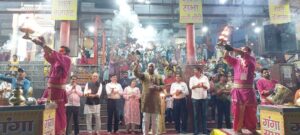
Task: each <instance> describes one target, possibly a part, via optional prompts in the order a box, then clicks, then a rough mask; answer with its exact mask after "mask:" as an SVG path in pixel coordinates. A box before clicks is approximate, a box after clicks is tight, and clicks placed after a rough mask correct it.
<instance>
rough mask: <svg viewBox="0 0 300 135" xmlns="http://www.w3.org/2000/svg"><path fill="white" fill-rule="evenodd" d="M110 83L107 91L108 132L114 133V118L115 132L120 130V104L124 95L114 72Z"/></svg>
mask: <svg viewBox="0 0 300 135" xmlns="http://www.w3.org/2000/svg"><path fill="white" fill-rule="evenodd" d="M110 81H111V82H110V83H108V84H106V87H105V89H106V93H107V114H108V117H107V132H108V134H111V133H112V120H113V119H114V133H118V130H119V118H120V117H119V109H118V106H119V105H118V104H119V102H120V99H121V96H122V95H123V89H122V86H121V84H119V83H118V82H117V81H118V78H117V75H115V74H113V75H111V77H110Z"/></svg>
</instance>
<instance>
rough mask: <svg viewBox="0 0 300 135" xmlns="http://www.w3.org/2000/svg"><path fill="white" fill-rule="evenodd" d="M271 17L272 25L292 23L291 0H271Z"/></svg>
mask: <svg viewBox="0 0 300 135" xmlns="http://www.w3.org/2000/svg"><path fill="white" fill-rule="evenodd" d="M269 16H270V22H271V23H272V24H281V23H288V22H291V13H290V2H289V0H269Z"/></svg>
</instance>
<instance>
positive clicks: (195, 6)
mask: <svg viewBox="0 0 300 135" xmlns="http://www.w3.org/2000/svg"><path fill="white" fill-rule="evenodd" d="M179 8H180V11H179V12H180V18H179V22H180V23H202V22H203V15H202V0H180V1H179Z"/></svg>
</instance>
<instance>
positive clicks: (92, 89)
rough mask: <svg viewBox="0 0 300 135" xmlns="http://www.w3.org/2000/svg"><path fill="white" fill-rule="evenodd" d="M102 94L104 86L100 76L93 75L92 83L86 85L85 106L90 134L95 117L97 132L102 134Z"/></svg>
mask: <svg viewBox="0 0 300 135" xmlns="http://www.w3.org/2000/svg"><path fill="white" fill-rule="evenodd" d="M101 93H102V84H101V83H100V82H99V74H98V73H93V74H92V81H91V82H88V83H86V86H85V88H84V95H85V96H86V102H85V105H84V114H85V115H86V125H87V130H88V132H89V133H92V117H93V115H94V117H95V121H96V125H95V130H96V132H98V133H99V134H100V130H101V119H100V107H101V106H100V96H101Z"/></svg>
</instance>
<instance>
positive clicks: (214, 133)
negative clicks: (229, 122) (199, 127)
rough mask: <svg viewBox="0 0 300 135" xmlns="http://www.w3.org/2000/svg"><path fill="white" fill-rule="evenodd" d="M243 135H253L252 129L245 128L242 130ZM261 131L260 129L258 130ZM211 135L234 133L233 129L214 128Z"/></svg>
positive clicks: (232, 134)
mask: <svg viewBox="0 0 300 135" xmlns="http://www.w3.org/2000/svg"><path fill="white" fill-rule="evenodd" d="M242 132H243V135H252V134H251V132H250V131H248V130H246V129H243V130H242ZM257 132H258V133H260V131H259V130H258V131H257ZM210 135H234V132H233V129H225V128H223V129H213V130H212V131H211V133H210Z"/></svg>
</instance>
